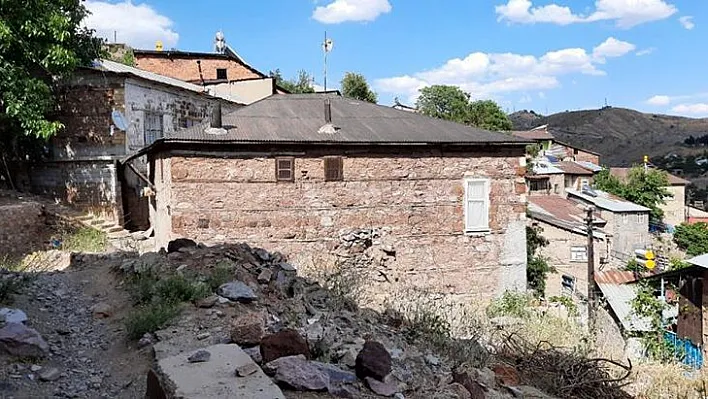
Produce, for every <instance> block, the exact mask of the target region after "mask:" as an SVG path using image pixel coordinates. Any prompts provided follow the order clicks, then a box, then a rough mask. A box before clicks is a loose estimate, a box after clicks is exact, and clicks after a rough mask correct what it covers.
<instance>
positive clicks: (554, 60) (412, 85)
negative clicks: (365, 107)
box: [374, 39, 634, 102]
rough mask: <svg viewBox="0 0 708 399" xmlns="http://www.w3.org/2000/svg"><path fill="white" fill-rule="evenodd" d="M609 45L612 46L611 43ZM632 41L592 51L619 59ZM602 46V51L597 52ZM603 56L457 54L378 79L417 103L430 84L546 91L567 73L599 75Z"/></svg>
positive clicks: (479, 90) (573, 51)
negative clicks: (411, 71) (438, 63)
mask: <svg viewBox="0 0 708 399" xmlns="http://www.w3.org/2000/svg"><path fill="white" fill-rule="evenodd" d="M608 43H609V44H608ZM633 46H634V45H632V44H630V43H627V42H621V41H619V40H616V39H612V40H609V39H608V40H607V41H605V43H603V44H602V45H600V46H598V47H596V48H595V50H593V54H594V53H595V52H596V51H599V54H601V55H602V56H603V58H602V62H604V57H619V56H621V55H623V54H627V52H629V51H632V50H631V49H629V50H628V48H629V47H632V49H633ZM597 49H599V50H597ZM598 64H600V60H599V59H598V58H596V57H594V55H591V54H589V53H588V51H587V50H585V49H582V48H567V49H562V50H557V51H549V52H547V53H546V54H543V55H541V56H538V57H537V56H534V55H524V54H514V53H481V52H475V53H471V54H469V55H468V56H466V57H464V58H454V59H451V60H449V61H447V62H445V63H443V64H442V65H441V66H439V67H437V68H433V69H429V70H425V71H421V72H418V73H414V74H411V75H403V76H395V77H390V78H384V79H378V80H377V81H375V82H374V84H375V86H376V88H377V90H379V91H380V92H382V93H391V94H394V95H398V96H401V97H402V98H406V99H407V100H408V101H410V102H415V100H416V98H417V96H418V91H419V90H420V89H421V88H423V87H426V86H430V85H454V86H458V87H460V88H461V89H463V90H465V91H467V92H469V93H470V94H471V95H472V97H473V98H490V97H495V98H497V97H498V96H499V95H500V94H503V93H510V92H524V94H525V93H527V92H534V91H541V93H539V98H544V97H545V93H543V92H542V91H543V90H548V89H553V88H556V87H558V86H560V82H559V80H558V78H559V77H560V76H563V75H570V74H583V75H592V76H599V75H604V74H605V72H604V71H602V70H600V69H598V68H597V65H598Z"/></svg>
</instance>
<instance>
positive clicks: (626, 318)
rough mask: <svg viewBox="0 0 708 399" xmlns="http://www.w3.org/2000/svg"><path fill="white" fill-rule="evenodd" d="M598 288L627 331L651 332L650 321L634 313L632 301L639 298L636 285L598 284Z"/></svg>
mask: <svg viewBox="0 0 708 399" xmlns="http://www.w3.org/2000/svg"><path fill="white" fill-rule="evenodd" d="M596 280H597V279H596ZM597 286H598V287H599V288H600V291H602V294H603V295H604V296H605V299H607V303H608V304H609V305H610V307H611V308H612V310H613V311H614V312H615V315H616V316H617V318H618V319H619V321H620V323H622V327H624V329H625V330H627V331H651V321H650V319H649V318H648V317H639V316H637V315H636V314H634V312H633V311H632V300H633V299H634V297H636V296H637V287H636V285H635V284H612V283H597Z"/></svg>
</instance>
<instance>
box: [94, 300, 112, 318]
mask: <svg viewBox="0 0 708 399" xmlns="http://www.w3.org/2000/svg"><path fill="white" fill-rule="evenodd" d="M91 313H92V314H93V317H95V318H98V319H102V318H106V317H111V316H112V315H113V307H112V306H111V305H109V304H108V303H106V302H99V303H97V304H95V305H93V306H91Z"/></svg>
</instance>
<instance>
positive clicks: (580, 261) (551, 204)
mask: <svg viewBox="0 0 708 399" xmlns="http://www.w3.org/2000/svg"><path fill="white" fill-rule="evenodd" d="M528 210H529V216H530V218H531V221H532V223H533V224H534V225H537V226H539V227H541V228H542V230H543V231H542V233H541V235H542V236H543V237H544V238H545V239H546V240H548V245H547V246H545V247H543V248H541V249H540V255H541V256H543V257H545V258H546V259H548V262H549V264H550V265H553V267H554V268H555V269H556V272H555V273H550V274H548V276H547V278H546V291H545V296H546V298H549V297H551V296H560V295H567V296H570V297H573V298H576V299H577V298H587V293H588V290H587V287H588V281H587V271H588V233H587V223H586V221H585V218H586V216H587V212H586V206H584V205H583V204H581V203H579V202H578V201H573V200H569V199H566V198H562V197H559V196H550V195H549V196H530V197H529V208H528ZM606 223H607V222H606V221H605V220H603V219H602V217H601V216H600V213H599V212H595V216H594V222H593V237H594V243H593V250H594V259H593V260H594V264H595V270H596V271H599V270H600V268H601V266H602V265H604V264H606V263H607V261H608V252H609V241H608V236H607V234H605V232H604V231H603V228H604V226H605V224H606Z"/></svg>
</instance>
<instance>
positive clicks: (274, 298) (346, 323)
mask: <svg viewBox="0 0 708 399" xmlns="http://www.w3.org/2000/svg"><path fill="white" fill-rule="evenodd" d="M374 235H375V233H374V234H372V232H366V231H362V232H358V233H356V234H353V235H352V237H351V238H352V239H351V240H343V241H344V242H345V243H349V244H350V245H349V248H346V250H351V249H352V248H351V247H355V246H356V247H361V250H362V252H363V251H366V249H367V242H370V240H372V239H374V238H375V237H373V236H374ZM361 243H363V244H361ZM345 245H346V244H345ZM368 246H370V244H368ZM168 249H169V250H168V251H163V252H162V253H148V254H144V255H143V256H141V257H139V258H134V259H127V260H126V261H124V262H123V263H122V264H121V265H120V266H119V267H118V268H117V269H118V270H119V271H120V273H121V274H122V275H125V276H130V275H135V274H140V273H153V274H156V275H159V276H163V277H164V276H170V275H176V274H180V275H183V276H185V277H188V278H190V279H194V281H197V282H199V281H202V282H208V281H210V277H209V276H214V275H217V274H218V275H223V271H224V270H227V271H228V273H227V274H226V275H227V276H228V277H229V279H228V280H229V281H222V282H220V285H219V286H218V287H217V288H216V289H215V290H214V291H215V292H214V293H213V294H212V295H211V296H208V297H206V298H203V299H199V300H197V301H195V302H194V303H193V304H192V305H191V306H188V309H186V310H185V311H184V312H183V313H182V316H181V317H180V319H179V320H178V321H176V322H174V323H173V324H172V325H171V326H169V327H167V328H164V329H163V330H160V331H157V332H155V334H146V336H145V337H143V339H142V340H141V345H142V346H145V347H146V348H150V347H151V348H152V350H153V352H154V354H155V358H156V365H155V374H156V375H158V376H160V380H161V384H160V387H159V388H156V387H155V383H154V381H155V378H151V379H149V380H148V381H150V380H152V381H153V383H152V384H150V383H149V386H148V390H149V391H151V392H156V391H161V392H162V391H164V393H165V395H166V396H167V397H171V396H174V395H177V396H179V395H181V394H184V392H182V393H179V392H176V390H179V389H180V388H179V386H181V383H180V382H179V381H174V379H175V377H174V376H175V375H178V374H179V373H183V371H180V372H179V373H177V372H174V373H173V372H172V371H170V370H171V369H170V370H167V369H166V367H167V366H165V365H166V364H169V365H170V366H169V367H173V366H174V364H180V365H181V366H180V367H190V368H189V375H190V377H189V378H196V377H193V376H194V375H195V373H197V374H198V373H199V372H200V371H199V370H200V367H203V370H204V372H207V371H208V370H212V369H215V368H217V367H216V365H215V364H213V362H215V360H213V359H215V357H214V356H212V360H209V356H206V355H205V354H204V353H200V355H199V356H200V357H199V359H200V360H201V359H206V360H205V361H200V362H193V360H188V359H191V358H190V357H189V356H195V354H196V353H199V352H198V351H199V350H206V351H207V353H208V352H209V351H217V352H220V351H223V350H225V349H223V348H222V346H223V345H231V346H236V345H238V347H239V348H241V349H242V350H243V352H245V353H247V354H248V355H249V356H250V358H251V359H252V361H253V363H254V364H257V365H258V366H254V365H251V364H248V363H244V364H241V365H239V366H238V367H237V368H235V369H234V370H233V372H231V373H230V374H229V377H228V378H233V380H231V381H233V383H234V384H238V381H243V386H248V383H247V381H248V378H250V377H249V376H251V375H253V376H255V375H259V374H258V373H256V371H258V370H262V371H263V372H265V374H266V375H268V376H269V377H270V378H271V380H272V381H273V382H274V383H275V384H277V385H278V387H280V388H281V389H283V390H284V392H285V393H286V396H285V397H289V398H297V397H299V396H297V395H298V392H304V391H312V392H326V393H328V394H329V395H330V396H331V397H347V398H368V397H395V398H411V397H413V398H417V397H431V398H439V399H443V398H449V399H453V398H513V397H550V396H546V395H543V394H541V393H540V392H537V391H534V392H536V393H538V394H539V395H543V396H529V395H526V394H524V393H523V392H531V391H532V390H533V388H531V387H525V386H524V383H527V382H526V381H521V380H520V379H519V378H518V376H516V379H513V378H512V379H508V378H507V379H505V380H501V379H500V378H497V377H498V376H496V375H495V373H494V371H493V369H491V368H481V369H476V368H471V367H469V366H468V367H467V368H461V367H459V366H460V365H459V364H456V363H453V361H452V360H450V359H448V357H447V356H446V354H444V353H434V351H433V350H432V348H430V347H428V346H426V345H425V343H424V342H423V343H421V342H413V341H409V340H407V337H408V335H406V334H404V333H402V329H403V328H411V326H407V325H406V321H405V320H404V319H403V318H401V317H400V316H396V315H391V314H390V312H388V313H387V314H386V316H383V315H382V314H380V313H378V312H375V311H373V310H370V309H366V308H362V309H360V308H358V307H357V306H356V305H355V304H353V303H351V302H349V301H342V300H340V298H336V297H334V295H333V294H332V293H331V292H330V291H328V290H326V289H324V288H322V287H321V286H320V285H319V284H318V283H316V282H314V281H310V280H308V279H305V278H302V277H300V276H298V274H297V269H296V267H295V266H294V265H292V264H290V263H288V260H287V259H286V257H285V256H284V255H282V254H280V253H277V252H275V253H270V252H268V251H266V250H263V249H260V248H251V247H250V246H248V245H247V244H243V243H241V244H225V245H218V246H212V247H207V246H203V245H197V244H196V243H194V242H190V241H189V240H180V241H179V242H177V241H175V242H173V243H172V244H171V245H170V247H169V248H168ZM389 249H390V251H388V252H387V253H386V252H385V253H384V254H383V257H382V259H385V257H391V256H395V252H394V251H393V249H392V248H389ZM212 280H213V278H212ZM220 345H221V346H220ZM210 348H215V349H210ZM241 349H239V350H241ZM175 357H176V358H175ZM218 358H219V357H218V355H217V357H216V359H218ZM175 359H176V360H175ZM470 360H471V361H472V360H474V359H470ZM210 363H211V364H212V365H211V366H201V365H209V364H210ZM174 367H176V366H174ZM209 367H211V368H209ZM501 369H502V368H500V370H501ZM509 369H511V370H513V368H512V367H506V368H504V372H505V374H504V375H507V374H508V373H509ZM259 373H260V371H259ZM183 374H184V373H183ZM153 377H154V376H153ZM219 378H222V379H223V378H224V377H223V375H221V376H220V377H219ZM170 379H172V380H170ZM239 379H240V380H239ZM200 381H202V380H200ZM511 383H513V385H511ZM219 384H226V385H228V384H229V382H223V380H220V382H219ZM258 384H262V381H259V382H258ZM182 385H184V383H183V382H182ZM153 397H159V395H158V396H153ZM185 397H186V396H185ZM254 397H257V396H254ZM303 397H305V396H303ZM307 397H309V396H307Z"/></svg>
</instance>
